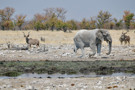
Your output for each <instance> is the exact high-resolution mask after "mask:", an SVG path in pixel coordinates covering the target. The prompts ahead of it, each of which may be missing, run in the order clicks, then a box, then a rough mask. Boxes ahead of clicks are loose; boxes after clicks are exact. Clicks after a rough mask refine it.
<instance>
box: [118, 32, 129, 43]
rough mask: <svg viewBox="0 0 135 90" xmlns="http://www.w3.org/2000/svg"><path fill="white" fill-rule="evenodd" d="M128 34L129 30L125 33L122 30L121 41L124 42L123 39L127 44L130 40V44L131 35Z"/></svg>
mask: <svg viewBox="0 0 135 90" xmlns="http://www.w3.org/2000/svg"><path fill="white" fill-rule="evenodd" d="M126 34H127V32H126V33H123V32H122V35H121V36H120V39H119V40H120V42H121V44H122V43H123V41H124V42H125V44H127V42H128V44H129V45H130V36H128V35H126Z"/></svg>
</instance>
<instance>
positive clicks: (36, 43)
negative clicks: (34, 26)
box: [23, 32, 39, 47]
mask: <svg viewBox="0 0 135 90" xmlns="http://www.w3.org/2000/svg"><path fill="white" fill-rule="evenodd" d="M23 34H24V37H25V38H26V43H27V44H28V45H29V46H30V47H31V45H36V46H39V40H37V39H32V38H29V36H30V32H28V35H25V33H24V32H23Z"/></svg>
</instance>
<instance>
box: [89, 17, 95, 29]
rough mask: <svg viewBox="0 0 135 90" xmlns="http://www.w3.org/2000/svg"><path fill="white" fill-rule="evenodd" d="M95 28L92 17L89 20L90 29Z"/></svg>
mask: <svg viewBox="0 0 135 90" xmlns="http://www.w3.org/2000/svg"><path fill="white" fill-rule="evenodd" d="M95 28H96V20H94V19H93V18H92V17H91V18H90V29H95Z"/></svg>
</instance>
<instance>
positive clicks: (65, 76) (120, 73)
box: [0, 72, 135, 79]
mask: <svg viewBox="0 0 135 90" xmlns="http://www.w3.org/2000/svg"><path fill="white" fill-rule="evenodd" d="M114 76H129V77H135V74H133V73H123V72H119V73H113V74H111V75H97V74H96V73H94V72H93V73H89V74H86V75H85V74H72V75H69V74H60V73H55V74H51V75H50V74H47V73H46V74H37V73H25V74H21V75H19V76H17V77H10V76H1V77H0V79H11V78H81V77H85V78H94V77H114Z"/></svg>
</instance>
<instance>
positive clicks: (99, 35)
mask: <svg viewBox="0 0 135 90" xmlns="http://www.w3.org/2000/svg"><path fill="white" fill-rule="evenodd" d="M96 37H97V38H98V39H99V40H101V41H103V40H104V37H103V34H102V31H101V30H98V31H97V33H96Z"/></svg>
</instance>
